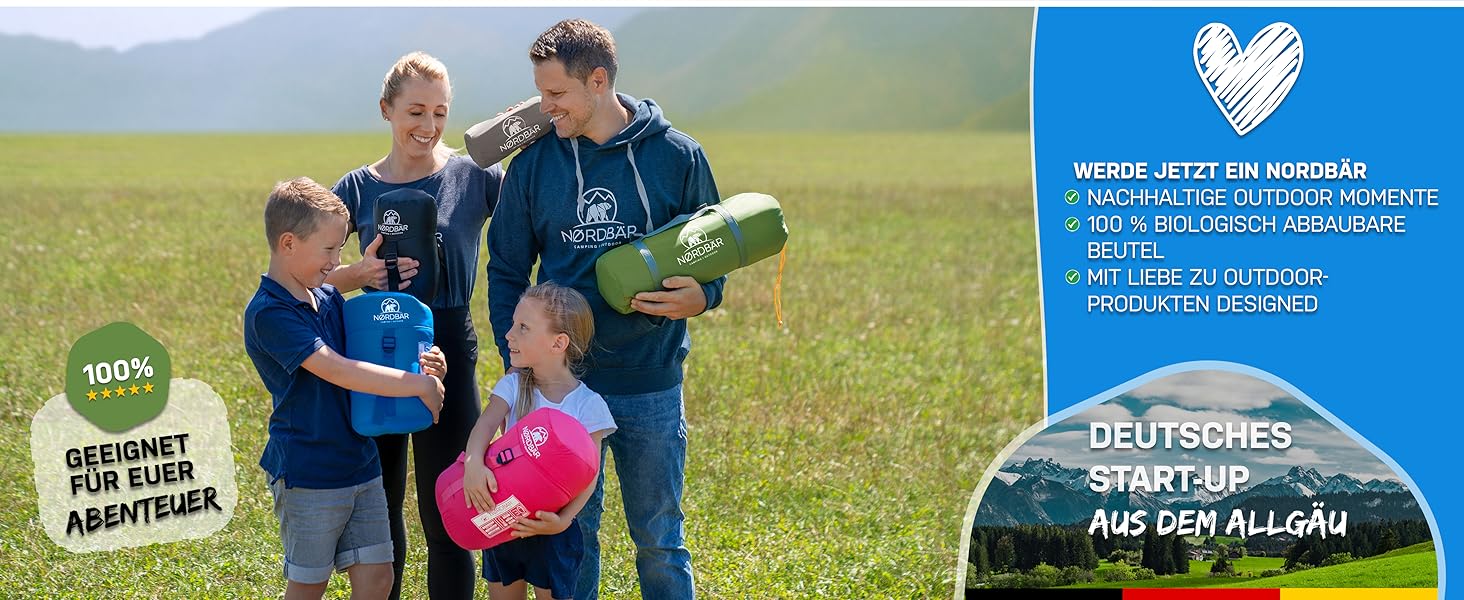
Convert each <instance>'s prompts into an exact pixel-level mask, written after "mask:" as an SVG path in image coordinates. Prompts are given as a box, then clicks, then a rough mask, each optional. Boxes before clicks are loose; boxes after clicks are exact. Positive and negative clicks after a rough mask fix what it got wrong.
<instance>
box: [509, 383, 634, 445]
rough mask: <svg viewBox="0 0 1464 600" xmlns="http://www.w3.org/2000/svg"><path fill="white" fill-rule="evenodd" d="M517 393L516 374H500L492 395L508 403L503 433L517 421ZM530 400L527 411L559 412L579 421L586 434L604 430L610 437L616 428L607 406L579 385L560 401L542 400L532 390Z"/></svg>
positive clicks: (541, 395)
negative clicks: (531, 403)
mask: <svg viewBox="0 0 1464 600" xmlns="http://www.w3.org/2000/svg"><path fill="white" fill-rule="evenodd" d="M518 391H519V374H518V373H509V374H508V375H504V376H503V379H499V380H498V384H497V385H494V386H493V395H495V396H498V397H499V398H503V400H504V401H505V402H507V403H508V421H507V422H506V423H504V425H503V429H504V430H505V431H506V430H508V428H510V427H513V424H514V423H517V422H518V419H517V418H514V408H515V406H516V404H517V403H518ZM533 401H534V407H533V409H531V410H537V409H540V408H552V409H555V410H558V411H559V412H562V413H564V414H567V415H569V416H571V417H574V418H575V420H576V421H579V423H580V425H584V426H585V431H588V432H590V433H595V432H596V431H604V432H605V435H610V434H611V433H614V432H615V430H616V429H617V428H616V427H615V419H614V418H613V417H611V416H610V407H609V406H608V405H606V404H605V399H604V398H602V397H600V395H599V394H597V393H595V392H594V391H593V390H591V389H590V388H588V387H585V384H584V383H583V382H581V383H580V384H579V387H577V388H575V389H574V391H571V392H570V393H569V395H567V396H565V397H564V401H563V402H550V401H549V399H548V398H545V397H544V394H542V393H540V392H539V390H538V388H535V389H534V400H533Z"/></svg>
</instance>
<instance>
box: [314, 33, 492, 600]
mask: <svg viewBox="0 0 1464 600" xmlns="http://www.w3.org/2000/svg"><path fill="white" fill-rule="evenodd" d="M451 100H452V86H451V84H450V82H449V81H448V77H447V68H446V67H444V66H443V64H442V63H441V62H440V61H438V60H437V59H436V58H433V57H432V56H430V55H427V54H425V53H422V52H414V53H412V54H408V55H406V56H403V57H402V58H400V59H399V60H397V62H396V64H395V65H393V66H392V68H391V70H390V71H389V72H387V74H386V78H385V79H384V80H383V81H382V85H381V100H380V107H381V117H382V118H383V119H385V120H386V121H387V122H388V123H390V124H391V151H390V152H388V153H387V155H386V156H385V157H383V158H382V159H381V160H378V161H376V162H374V163H371V164H369V165H366V166H363V167H361V168H359V169H356V170H354V171H351V172H350V173H347V174H346V175H345V176H344V177H342V178H341V180H340V181H339V182H337V183H336V184H335V188H334V189H333V191H334V192H335V193H336V195H338V196H340V197H341V199H342V200H344V201H345V203H346V206H347V208H349V209H350V211H351V225H352V227H353V228H354V230H355V231H356V233H357V237H358V241H359V242H360V244H361V247H362V250H361V253H362V256H363V258H362V259H361V262H358V263H356V264H353V265H348V266H342V267H340V268H338V269H337V270H336V271H335V272H333V273H332V274H331V276H330V278H329V279H328V282H329V283H331V284H332V285H335V286H336V287H337V288H339V289H340V290H341V291H343V292H344V291H348V290H353V289H357V288H362V287H366V288H385V287H386V285H387V284H386V266H385V262H384V261H383V260H381V259H379V258H377V257H376V247H377V246H378V245H380V243H381V240H380V236H378V235H377V233H376V223H375V222H374V214H375V210H374V208H375V203H376V198H377V197H378V196H380V195H382V194H384V193H386V192H389V191H392V190H396V189H401V188H414V189H419V190H422V191H424V192H427V193H428V194H431V195H432V196H433V197H434V198H436V200H437V231H438V236H439V237H440V238H441V242H442V247H443V251H444V252H443V254H444V260H443V263H442V275H441V277H439V278H438V289H437V293H436V297H435V298H434V299H433V301H432V303H431V308H432V321H433V325H434V328H435V332H434V342H435V343H436V344H437V346H439V347H440V348H442V352H443V353H444V354H445V355H446V356H447V364H448V375H447V379H446V380H444V381H443V385H444V386H445V387H446V390H447V393H446V395H445V397H444V399H443V406H442V413H441V415H440V418H439V420H438V423H437V424H436V425H433V426H432V427H429V428H427V429H425V430H423V431H419V432H417V433H413V434H411V439H412V444H413V447H414V453H413V454H414V456H415V461H414V462H415V468H416V473H417V475H416V477H417V506H418V511H417V512H418V516H419V517H420V518H421V519H422V530H423V532H424V533H425V534H426V538H427V590H428V593H429V594H431V596H432V597H434V598H468V597H471V596H472V594H473V585H474V580H475V578H476V575H477V573H476V571H475V570H474V568H473V556H472V553H470V552H468V551H467V550H463V549H462V548H459V547H458V546H457V545H456V544H454V543H453V542H452V539H451V538H449V537H448V535H447V532H446V530H444V529H443V527H442V518H441V516H440V515H439V513H438V511H437V501H436V498H437V497H436V494H435V493H434V489H433V486H434V484H435V483H436V479H437V474H438V473H441V472H442V471H443V469H446V468H447V467H448V466H449V465H451V464H452V463H453V461H455V460H457V457H458V453H460V452H462V450H463V448H465V447H467V443H468V435H469V434H470V433H471V432H472V429H473V424H474V423H476V422H477V420H478V415H479V412H480V406H481V405H480V403H479V400H478V398H479V397H478V386H477V382H476V378H475V375H474V373H475V371H476V365H477V363H478V334H477V332H476V331H475V330H474V329H473V321H472V317H471V316H470V315H469V313H468V303H469V299H470V298H472V295H473V283H474V281H475V279H476V275H477V273H478V250H479V245H480V244H481V241H482V239H483V225H484V223H486V222H487V220H488V217H489V216H490V215H492V214H493V207H494V205H495V204H497V203H498V188H499V184H500V183H501V182H502V181H503V169H502V168H500V167H499V166H497V165H494V166H492V167H490V168H488V169H480V168H478V166H477V165H476V164H474V163H473V161H472V160H471V159H469V158H467V157H465V156H455V155H454V151H453V150H452V149H451V148H448V147H447V146H446V145H444V144H443V143H442V133H443V129H444V128H445V127H446V125H447V113H448V105H449V104H450V103H451ZM418 264H419V263H418V262H417V261H416V260H412V259H411V258H405V257H404V258H399V259H398V262H397V265H398V268H399V269H400V271H401V279H402V283H401V287H400V288H399V289H407V288H410V286H412V285H414V283H413V282H411V277H413V276H414V275H415V274H416V272H417V267H418ZM376 445H377V448H378V450H379V451H380V453H381V470H382V476H383V481H384V483H385V487H386V494H387V507H388V508H389V509H390V518H391V525H392V526H391V538H392V543H393V547H394V550H395V561H394V565H393V567H394V569H395V572H396V581H395V584H394V585H393V586H392V595H391V597H392V598H393V599H395V598H397V597H399V595H400V594H401V582H402V567H403V564H404V561H405V558H406V554H407V552H406V549H407V548H406V546H407V544H406V537H407V536H406V524H405V521H404V519H403V517H402V501H403V497H404V496H405V494H406V481H407V464H406V463H407V436H406V435H385V436H381V437H378V438H376Z"/></svg>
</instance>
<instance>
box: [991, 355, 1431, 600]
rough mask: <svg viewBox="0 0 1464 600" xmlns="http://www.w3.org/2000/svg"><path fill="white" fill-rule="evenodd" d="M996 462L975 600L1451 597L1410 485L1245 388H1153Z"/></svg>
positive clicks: (1170, 380)
mask: <svg viewBox="0 0 1464 600" xmlns="http://www.w3.org/2000/svg"><path fill="white" fill-rule="evenodd" d="M999 460H1000V467H999V468H998V469H997V471H996V473H995V476H994V477H993V478H992V479H990V480H989V481H988V482H987V483H986V485H985V489H984V491H981V490H978V494H980V498H979V500H978V504H977V508H976V512H975V520H974V523H973V526H972V529H971V532H970V535H971V539H970V544H969V548H970V549H969V551H968V552H967V555H966V557H965V558H966V567H965V568H966V571H965V575H966V586H967V588H968V590H970V592H971V593H973V594H975V595H980V593H981V591H983V590H992V591H993V593H996V592H995V590H1010V589H1013V588H1048V587H1073V588H1153V587H1164V588H1197V587H1247V588H1343V587H1345V588H1404V587H1407V588H1431V587H1437V585H1438V557H1437V555H1436V552H1435V550H1436V549H1435V547H1434V543H1433V537H1434V536H1433V533H1432V525H1431V523H1432V520H1431V517H1430V516H1429V515H1428V514H1427V513H1426V505H1425V504H1422V503H1421V502H1420V501H1419V498H1418V497H1417V496H1416V495H1415V493H1414V490H1412V489H1410V487H1409V486H1408V485H1407V484H1406V483H1405V480H1406V477H1403V476H1400V475H1399V474H1398V473H1396V472H1395V471H1394V469H1393V468H1392V467H1390V466H1389V465H1388V463H1387V462H1385V461H1384V460H1383V459H1382V458H1380V457H1379V456H1378V455H1376V454H1374V452H1373V451H1371V450H1369V449H1368V448H1367V447H1364V443H1360V442H1359V441H1358V440H1357V439H1354V438H1353V437H1352V434H1351V433H1350V432H1348V431H1343V430H1342V429H1339V428H1338V427H1337V426H1336V425H1334V424H1333V423H1332V422H1331V421H1329V420H1328V419H1327V418H1326V417H1324V416H1322V415H1321V414H1319V413H1318V412H1317V411H1316V410H1313V409H1312V408H1311V407H1309V406H1308V405H1307V404H1306V403H1303V402H1302V401H1300V400H1298V399H1297V398H1296V397H1294V396H1293V395H1292V394H1290V393H1288V392H1286V391H1285V390H1283V389H1282V388H1280V387H1278V386H1276V385H1273V384H1272V383H1269V382H1267V381H1264V380H1262V379H1259V378H1256V377H1252V376H1250V375H1247V374H1241V373H1232V372H1227V371H1218V370H1200V371H1189V372H1183V373H1177V374H1173V375H1168V376H1165V377H1162V378H1160V379H1157V380H1153V381H1150V382H1148V383H1145V384H1143V385H1140V386H1138V387H1136V388H1133V389H1132V390H1130V391H1128V392H1125V393H1121V394H1119V395H1117V396H1115V397H1113V398H1109V399H1107V400H1105V401H1103V402H1101V403H1098V404H1095V405H1093V406H1091V407H1089V408H1087V409H1084V410H1082V411H1081V412H1079V413H1077V414H1075V415H1073V416H1070V417H1068V418H1066V419H1063V420H1061V421H1055V422H1053V423H1051V424H1050V425H1048V427H1047V428H1046V429H1044V430H1042V431H1041V432H1039V433H1037V434H1035V435H1034V436H1032V437H1031V438H1030V439H1028V440H1027V441H1026V442H1025V443H1023V444H1022V445H1021V446H1020V447H1018V448H1017V449H1016V450H1015V451H1014V452H1012V453H1011V454H1010V456H1007V457H1006V458H1004V459H999Z"/></svg>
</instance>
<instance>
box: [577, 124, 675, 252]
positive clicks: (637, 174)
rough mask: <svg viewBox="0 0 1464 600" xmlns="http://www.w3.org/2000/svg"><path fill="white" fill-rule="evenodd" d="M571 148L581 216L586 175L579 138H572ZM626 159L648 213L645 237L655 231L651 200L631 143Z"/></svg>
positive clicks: (626, 146)
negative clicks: (581, 158)
mask: <svg viewBox="0 0 1464 600" xmlns="http://www.w3.org/2000/svg"><path fill="white" fill-rule="evenodd" d="M569 148H570V150H571V151H573V152H574V178H575V181H576V182H577V183H578V186H579V187H578V188H577V191H578V192H579V195H577V196H575V200H574V201H575V208H576V210H577V212H578V213H579V214H584V205H585V174H584V171H583V170H581V169H580V159H579V138H570V139H569ZM625 157H626V158H628V159H630V172H631V173H632V174H634V175H635V191H636V193H638V194H640V201H641V208H643V209H645V211H646V230H645V232H644V233H642V234H641V235H645V234H648V233H650V232H651V231H652V230H654V229H655V227H654V226H652V221H651V199H650V198H649V197H647V196H646V184H645V183H644V182H642V181H641V175H640V169H638V168H636V166H635V152H632V151H631V144H630V143H629V142H627V143H626V144H625Z"/></svg>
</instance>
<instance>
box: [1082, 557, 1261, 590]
mask: <svg viewBox="0 0 1464 600" xmlns="http://www.w3.org/2000/svg"><path fill="white" fill-rule="evenodd" d="M1189 562H1190V572H1189V573H1181V574H1178V575H1169V576H1167V577H1155V578H1153V579H1145V580H1142V581H1097V580H1096V579H1097V578H1099V577H1102V576H1103V575H1102V574H1103V573H1104V572H1105V571H1111V570H1113V569H1115V568H1118V567H1116V566H1115V565H1114V564H1113V563H1111V562H1108V561H1106V560H1105V561H1102V562H1099V563H1098V568H1097V569H1096V570H1094V571H1093V575H1094V578H1095V581H1093V582H1092V583H1080V584H1077V585H1070V586H1065V587H1074V588H1158V587H1175V588H1189V587H1208V586H1209V585H1210V584H1213V583H1214V582H1215V581H1217V579H1215V578H1213V577H1210V565H1212V564H1214V561H1209V560H1192V561H1189ZM1285 562H1286V559H1284V558H1272V557H1264V556H1247V557H1245V558H1237V559H1235V560H1233V561H1231V564H1233V565H1235V573H1236V574H1237V575H1240V576H1247V577H1252V576H1255V577H1258V576H1260V574H1261V571H1264V570H1266V569H1279V568H1281V565H1282V564H1283V563H1285Z"/></svg>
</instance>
